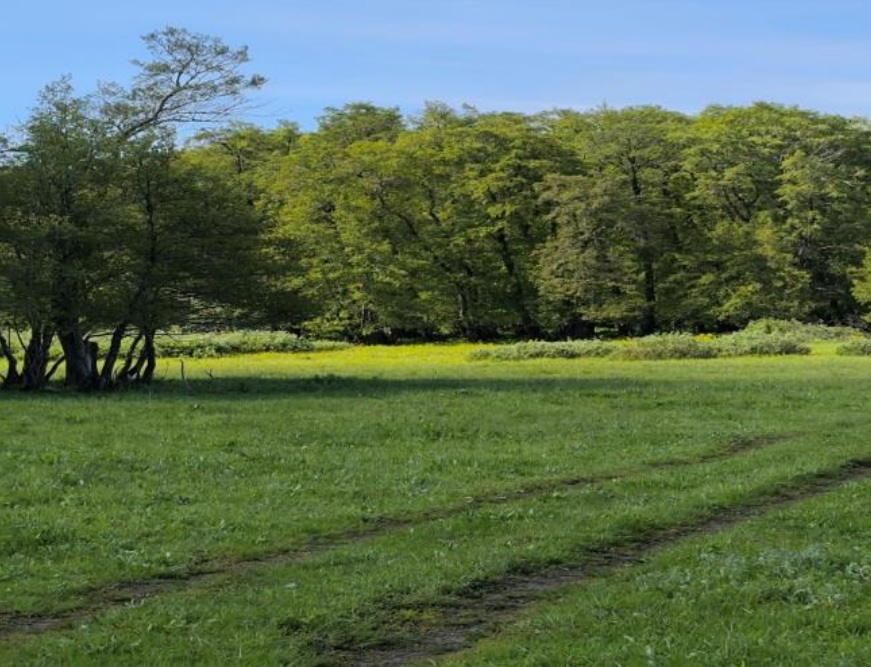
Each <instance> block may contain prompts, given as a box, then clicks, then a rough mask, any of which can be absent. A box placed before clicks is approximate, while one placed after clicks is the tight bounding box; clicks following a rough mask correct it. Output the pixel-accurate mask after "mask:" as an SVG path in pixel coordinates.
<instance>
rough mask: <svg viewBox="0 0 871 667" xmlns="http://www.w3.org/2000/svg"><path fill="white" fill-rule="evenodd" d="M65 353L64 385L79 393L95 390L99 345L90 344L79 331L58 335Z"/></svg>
mask: <svg viewBox="0 0 871 667" xmlns="http://www.w3.org/2000/svg"><path fill="white" fill-rule="evenodd" d="M58 340H59V341H60V344H61V347H62V348H63V351H64V360H65V364H64V367H65V369H66V377H65V378H64V384H65V385H66V386H67V387H73V388H74V389H78V390H79V391H88V390H90V389H94V388H95V387H96V384H97V382H96V381H97V359H96V356H97V352H98V350H97V344H96V343H89V342H88V341H87V340H85V338H84V337H83V336H82V335H81V334H80V333H79V332H77V331H66V332H64V333H61V334H58Z"/></svg>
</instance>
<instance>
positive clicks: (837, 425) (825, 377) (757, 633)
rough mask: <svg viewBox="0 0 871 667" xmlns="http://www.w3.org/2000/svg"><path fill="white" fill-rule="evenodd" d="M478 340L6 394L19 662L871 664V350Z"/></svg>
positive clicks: (13, 641)
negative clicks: (668, 355)
mask: <svg viewBox="0 0 871 667" xmlns="http://www.w3.org/2000/svg"><path fill="white" fill-rule="evenodd" d="M472 349H473V348H472V347H471V346H467V345H445V346H426V347H424V346H416V347H415V346H409V347H391V348H350V349H344V350H333V351H318V352H310V353H298V354H293V355H287V354H284V355H282V354H261V355H249V356H240V357H230V358H217V359H200V360H195V361H192V360H186V361H184V362H182V361H181V360H178V359H172V360H168V361H165V362H162V363H161V367H160V369H159V372H158V374H157V376H158V377H160V378H163V381H162V382H160V383H158V385H157V386H155V387H154V388H153V389H152V390H151V391H147V392H142V391H131V392H127V393H117V394H113V395H108V396H80V395H72V394H66V393H58V394H52V395H45V394H42V395H30V394H16V393H9V394H3V395H0V406H2V409H3V419H2V421H0V664H3V665H5V664H10V665H79V664H82V665H89V664H93V665H102V664H106V665H116V664H117V665H173V664H178V665H190V664H214V665H219V664H220V665H223V664H245V665H294V666H299V667H305V666H315V665H318V666H321V667H326V666H340V665H398V664H414V663H417V664H421V665H426V664H445V665H464V666H470V667H471V666H479V665H494V666H495V665H499V666H501V665H536V666H551V665H578V666H580V665H684V664H687V665H689V664H693V665H696V664H704V665H741V664H746V665H764V664H770V665H782V664H790V665H808V666H810V665H866V664H871V550H869V549H868V547H867V544H868V543H869V538H871V513H869V512H868V511H867V508H868V507H869V506H871V442H869V435H871V413H869V403H871V401H869V396H871V359H869V358H865V357H861V358H856V357H841V356H836V355H835V354H834V353H833V350H834V347H833V346H832V345H831V344H822V345H819V344H818V345H815V346H814V347H813V349H814V352H813V354H811V355H809V356H801V357H777V358H773V357H772V358H752V359H751V358H731V359H705V360H692V361H653V362H646V361H619V360H605V359H582V360H553V359H542V360H527V361H512V362H504V361H503V362H499V361H486V360H485V361H470V360H469V358H468V355H469V352H470V351H472ZM182 367H183V368H184V373H182Z"/></svg>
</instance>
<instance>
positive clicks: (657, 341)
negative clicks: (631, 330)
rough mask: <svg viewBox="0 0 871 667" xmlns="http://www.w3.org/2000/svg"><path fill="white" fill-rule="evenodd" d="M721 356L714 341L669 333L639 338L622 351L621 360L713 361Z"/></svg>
mask: <svg viewBox="0 0 871 667" xmlns="http://www.w3.org/2000/svg"><path fill="white" fill-rule="evenodd" d="M716 356H719V355H718V350H717V347H716V346H715V345H714V344H713V341H709V340H703V339H699V338H696V337H695V336H693V335H691V334H684V333H667V334H657V335H654V336H645V337H644V338H639V339H637V340H636V341H634V342H633V343H631V344H629V345H626V346H624V347H623V348H622V349H621V350H620V358H621V359H630V360H636V359H637V360H645V361H646V360H660V359H712V358H713V357H716Z"/></svg>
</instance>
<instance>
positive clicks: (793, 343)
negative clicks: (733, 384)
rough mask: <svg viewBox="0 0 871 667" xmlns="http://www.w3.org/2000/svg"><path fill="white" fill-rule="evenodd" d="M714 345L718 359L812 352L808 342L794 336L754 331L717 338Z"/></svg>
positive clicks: (713, 342)
mask: <svg viewBox="0 0 871 667" xmlns="http://www.w3.org/2000/svg"><path fill="white" fill-rule="evenodd" d="M712 344H713V345H714V347H715V348H716V350H717V356H718V357H745V356H779V355H787V354H810V351H811V349H810V346H809V345H808V344H807V342H806V341H804V340H803V339H802V338H800V337H797V336H796V335H794V334H791V333H770V334H764V333H759V332H757V331H753V330H745V331H739V332H738V333H734V334H729V335H727V336H721V337H719V338H715V339H714V340H713V341H712Z"/></svg>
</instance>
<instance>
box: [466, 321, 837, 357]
mask: <svg viewBox="0 0 871 667" xmlns="http://www.w3.org/2000/svg"><path fill="white" fill-rule="evenodd" d="M784 324H788V323H784ZM808 331H813V328H812V327H809V328H808ZM827 335H829V336H831V335H840V334H827ZM808 340H830V338H816V337H814V338H802V337H799V336H795V335H793V334H792V333H791V332H789V331H785V332H784V331H771V332H763V331H759V330H758V328H756V329H753V330H749V329H748V330H747V331H742V332H738V333H734V334H728V335H723V336H716V337H715V336H709V335H703V336H694V335H692V334H686V333H669V334H654V335H652V336H644V337H642V338H636V339H633V340H627V341H603V340H579V341H563V342H543V341H531V342H522V343H515V344H512V345H498V346H492V347H482V348H479V349H476V350H474V351H473V352H471V353H470V354H469V359H470V360H474V361H482V360H494V361H519V360H523V359H542V358H550V359H576V358H584V357H613V358H616V359H624V360H628V361H658V360H667V359H713V358H714V357H742V356H777V355H792V354H798V355H802V354H810V351H811V350H810V347H809V346H808V345H807V341H808Z"/></svg>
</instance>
